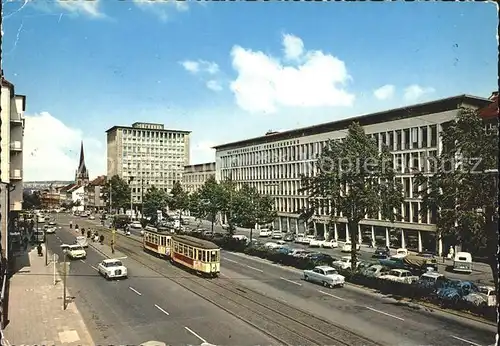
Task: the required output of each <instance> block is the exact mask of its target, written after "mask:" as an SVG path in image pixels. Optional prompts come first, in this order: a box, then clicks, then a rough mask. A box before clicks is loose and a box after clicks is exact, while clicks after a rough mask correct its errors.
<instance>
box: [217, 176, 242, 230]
mask: <svg viewBox="0 0 500 346" xmlns="http://www.w3.org/2000/svg"><path fill="white" fill-rule="evenodd" d="M237 193H238V191H237V189H236V183H235V181H234V180H233V179H232V178H229V179H227V180H224V181H222V182H221V183H220V212H221V214H222V215H226V217H227V221H228V226H229V228H228V233H229V235H230V236H232V235H233V234H234V232H235V231H236V227H235V223H236V221H237V217H236V214H235V211H234V209H235V202H236V195H237Z"/></svg>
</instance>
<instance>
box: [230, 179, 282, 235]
mask: <svg viewBox="0 0 500 346" xmlns="http://www.w3.org/2000/svg"><path fill="white" fill-rule="evenodd" d="M233 216H234V217H233V221H234V222H235V223H236V224H239V225H252V226H251V228H250V241H251V240H252V237H253V228H254V225H256V224H266V223H269V222H272V221H274V219H275V218H276V216H277V213H276V211H275V210H274V201H273V199H272V197H270V196H262V195H260V194H259V192H258V191H257V190H256V189H255V188H254V187H250V186H249V185H247V184H244V185H243V186H242V187H241V189H240V190H239V191H237V193H236V196H235V198H234V207H233Z"/></svg>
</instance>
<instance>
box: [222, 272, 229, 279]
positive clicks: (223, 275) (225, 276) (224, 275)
mask: <svg viewBox="0 0 500 346" xmlns="http://www.w3.org/2000/svg"><path fill="white" fill-rule="evenodd" d="M220 276H222V277H224V278H228V277H229V276H227V275H226V274H224V273H220Z"/></svg>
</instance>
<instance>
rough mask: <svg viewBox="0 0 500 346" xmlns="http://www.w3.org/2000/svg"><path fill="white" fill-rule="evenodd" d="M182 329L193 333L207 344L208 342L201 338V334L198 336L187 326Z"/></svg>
mask: <svg viewBox="0 0 500 346" xmlns="http://www.w3.org/2000/svg"><path fill="white" fill-rule="evenodd" d="M184 329H186V330H187V331H188V332H190V333H191V334H193V335H194V336H196V337H197V338H198V339H199V340H200V341H201V342H204V343H206V344H208V342H207V341H206V340H205V339H203V338H202V337H201V336H199V335H198V334H196V333H195V332H193V331H192V330H191V329H189V328H188V327H184Z"/></svg>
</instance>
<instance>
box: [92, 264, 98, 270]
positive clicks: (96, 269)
mask: <svg viewBox="0 0 500 346" xmlns="http://www.w3.org/2000/svg"><path fill="white" fill-rule="evenodd" d="M91 267H92V269H94V270H96V271H99V269H97V268H96V267H94V266H92V265H91Z"/></svg>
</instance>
